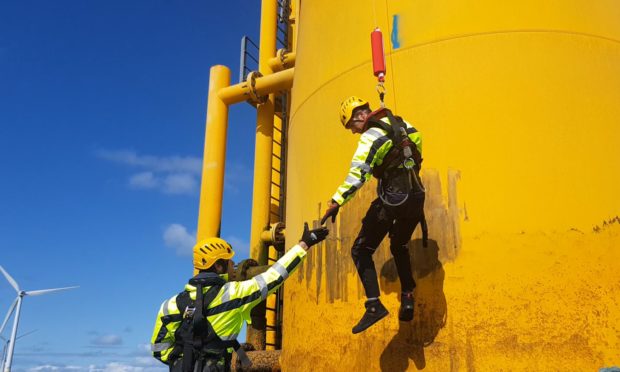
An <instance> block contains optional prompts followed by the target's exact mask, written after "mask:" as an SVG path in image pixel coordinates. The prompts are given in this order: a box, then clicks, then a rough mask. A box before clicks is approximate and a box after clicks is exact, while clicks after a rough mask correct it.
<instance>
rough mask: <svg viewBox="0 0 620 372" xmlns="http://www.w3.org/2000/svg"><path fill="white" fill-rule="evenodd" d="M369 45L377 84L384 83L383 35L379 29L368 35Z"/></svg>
mask: <svg viewBox="0 0 620 372" xmlns="http://www.w3.org/2000/svg"><path fill="white" fill-rule="evenodd" d="M370 45H371V46H372V69H373V70H374V74H375V76H376V77H377V78H378V80H379V82H381V83H383V82H384V81H385V55H384V54H383V34H381V30H379V27H377V28H375V30H374V31H373V32H371V33H370Z"/></svg>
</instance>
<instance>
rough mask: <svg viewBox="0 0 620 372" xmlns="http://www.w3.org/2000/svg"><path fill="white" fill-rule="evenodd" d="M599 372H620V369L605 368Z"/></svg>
mask: <svg viewBox="0 0 620 372" xmlns="http://www.w3.org/2000/svg"><path fill="white" fill-rule="evenodd" d="M598 372H620V368H618V367H616V366H614V367H605V368H601V369H599V370H598Z"/></svg>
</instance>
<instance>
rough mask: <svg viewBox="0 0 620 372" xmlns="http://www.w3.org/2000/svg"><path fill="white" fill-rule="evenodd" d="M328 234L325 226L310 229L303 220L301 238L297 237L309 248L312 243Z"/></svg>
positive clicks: (319, 240) (320, 240) (323, 238)
mask: <svg viewBox="0 0 620 372" xmlns="http://www.w3.org/2000/svg"><path fill="white" fill-rule="evenodd" d="M328 234H329V230H328V229H327V227H319V228H318V229H312V230H310V229H309V228H308V223H307V222H305V223H304V232H303V234H302V235H301V239H299V241H300V242H304V243H305V244H306V245H307V246H308V248H310V247H312V246H313V245H315V244H317V243H320V242H322V241H323V240H325V238H326V237H327V235H328Z"/></svg>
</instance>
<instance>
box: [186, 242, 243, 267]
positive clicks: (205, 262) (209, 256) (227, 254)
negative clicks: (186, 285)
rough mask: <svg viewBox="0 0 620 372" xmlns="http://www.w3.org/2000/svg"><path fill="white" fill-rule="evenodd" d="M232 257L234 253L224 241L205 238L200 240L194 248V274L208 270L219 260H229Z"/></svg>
mask: <svg viewBox="0 0 620 372" xmlns="http://www.w3.org/2000/svg"><path fill="white" fill-rule="evenodd" d="M234 255H235V251H233V250H232V247H231V246H230V244H228V242H226V240H224V239H220V238H207V239H204V240H201V241H199V242H198V243H197V244H196V245H195V246H194V274H196V273H197V271H198V270H206V269H208V268H210V267H211V266H213V264H214V263H215V261H217V260H219V259H224V260H229V259H231V258H232V257H233V256H234Z"/></svg>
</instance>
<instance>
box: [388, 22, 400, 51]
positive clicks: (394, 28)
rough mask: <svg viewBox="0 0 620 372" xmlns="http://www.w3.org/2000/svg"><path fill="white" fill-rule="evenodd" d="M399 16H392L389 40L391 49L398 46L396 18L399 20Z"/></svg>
mask: <svg viewBox="0 0 620 372" xmlns="http://www.w3.org/2000/svg"><path fill="white" fill-rule="evenodd" d="M399 18H400V16H399V15H398V14H394V15H393V16H392V35H391V38H390V39H391V41H392V49H398V48H400V40H399V38H398V20H399Z"/></svg>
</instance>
